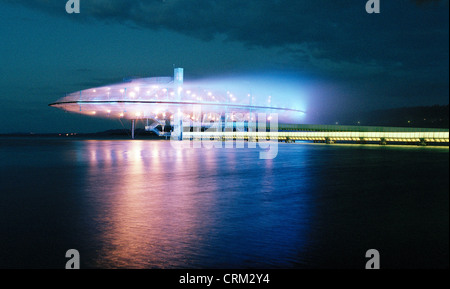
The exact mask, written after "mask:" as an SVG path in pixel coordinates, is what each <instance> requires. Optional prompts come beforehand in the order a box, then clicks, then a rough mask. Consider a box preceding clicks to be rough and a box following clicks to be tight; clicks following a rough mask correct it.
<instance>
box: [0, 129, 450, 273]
mask: <svg viewBox="0 0 450 289" xmlns="http://www.w3.org/2000/svg"><path fill="white" fill-rule="evenodd" d="M448 153H449V150H448V148H421V147H414V146H412V147H404V146H399V147H393V146H388V147H381V146H359V145H321V144H280V145H279V154H278V157H277V158H275V159H274V160H260V159H259V150H257V149H211V150H208V149H184V150H176V149H174V148H172V146H171V145H170V142H166V141H139V140H137V141H130V140H83V139H71V140H67V139H45V138H41V139H40V138H22V139H21V138H16V139H11V138H3V139H0V178H1V179H0V180H1V182H0V268H64V266H65V263H66V261H67V259H66V258H65V252H66V251H67V250H68V249H77V250H78V251H79V252H80V254H81V266H82V268H182V269H184V268H364V266H365V263H366V261H367V259H366V258H365V252H366V251H367V250H368V249H372V248H375V249H377V250H379V251H380V254H381V260H382V267H384V268H448V267H449V193H448V190H449V177H448V174H449V154H448Z"/></svg>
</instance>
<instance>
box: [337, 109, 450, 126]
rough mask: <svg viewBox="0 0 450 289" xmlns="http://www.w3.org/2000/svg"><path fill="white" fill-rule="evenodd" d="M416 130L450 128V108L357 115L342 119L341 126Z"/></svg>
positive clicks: (387, 111) (394, 110) (384, 111)
mask: <svg viewBox="0 0 450 289" xmlns="http://www.w3.org/2000/svg"><path fill="white" fill-rule="evenodd" d="M358 122H359V124H361V125H365V126H394V127H416V128H449V106H448V105H433V106H417V107H402V108H394V109H384V110H375V111H371V112H366V113H355V114H353V115H345V116H343V117H341V118H340V121H339V124H343V125H344V124H346V125H355V124H358Z"/></svg>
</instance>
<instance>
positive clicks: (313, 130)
mask: <svg viewBox="0 0 450 289" xmlns="http://www.w3.org/2000/svg"><path fill="white" fill-rule="evenodd" d="M230 130H231V129H230ZM202 138H203V139H206V138H214V139H244V140H248V139H250V140H259V139H272V140H278V141H285V142H295V141H314V142H324V143H335V142H357V143H380V144H389V143H416V144H421V145H426V144H427V143H449V130H448V129H447V130H446V129H421V128H395V127H363V126H325V125H322V126H321V125H281V126H280V127H279V131H278V132H248V131H224V132H214V131H212V132H183V139H202Z"/></svg>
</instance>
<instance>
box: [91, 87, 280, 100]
mask: <svg viewBox="0 0 450 289" xmlns="http://www.w3.org/2000/svg"><path fill="white" fill-rule="evenodd" d="M152 89H154V90H158V89H160V87H159V86H158V85H154V86H152ZM106 90H107V95H108V97H109V96H110V94H111V92H110V91H111V88H110V87H107V88H106ZM126 90H127V89H126V88H122V89H120V90H119V91H120V93H121V94H122V96H124V93H125V92H126ZM177 90H178V94H180V93H181V92H182V91H183V87H179V88H178V89H177ZM97 91H98V90H97V89H93V90H92V92H93V93H97ZM140 91H141V88H140V87H138V86H137V87H134V88H133V89H132V91H131V92H129V93H128V95H127V96H129V97H130V98H136V97H137V96H139V92H140ZM162 92H163V94H167V92H169V90H168V89H167V88H163V89H162ZM205 92H206V91H205ZM151 93H152V90H147V91H146V95H147V96H150V94H151ZM186 94H187V95H188V96H190V97H191V98H192V99H195V100H198V101H203V99H204V98H203V97H202V96H199V95H197V94H195V93H193V92H192V91H191V90H187V91H186ZM206 94H207V96H208V97H209V98H210V99H211V100H212V101H217V97H216V96H215V95H214V94H213V93H212V92H211V91H208V92H206ZM169 95H170V96H175V91H170V92H169ZM159 96H160V95H159V94H158V93H155V95H154V97H156V98H159ZM247 96H248V97H252V95H251V94H250V93H249V94H247ZM227 99H228V100H229V101H231V102H236V101H237V98H236V96H235V95H234V94H233V93H231V92H230V91H227ZM252 100H254V97H252ZM267 103H268V104H271V103H272V96H271V95H269V96H268V100H267Z"/></svg>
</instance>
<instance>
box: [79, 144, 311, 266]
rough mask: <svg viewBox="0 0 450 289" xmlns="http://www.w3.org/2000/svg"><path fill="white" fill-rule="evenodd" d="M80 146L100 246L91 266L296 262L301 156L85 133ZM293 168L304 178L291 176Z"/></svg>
mask: <svg viewBox="0 0 450 289" xmlns="http://www.w3.org/2000/svg"><path fill="white" fill-rule="evenodd" d="M77 153H78V154H77V156H78V157H77V158H78V160H80V159H83V160H84V161H86V162H87V166H88V167H87V169H86V172H87V175H86V176H85V177H83V178H82V179H84V183H83V185H82V187H81V188H80V189H81V190H82V192H84V193H86V203H87V204H86V216H88V217H87V218H89V219H88V220H87V222H88V223H90V224H92V225H91V226H92V229H91V231H90V234H91V235H92V236H91V237H92V238H93V239H94V240H95V242H96V243H97V246H98V247H97V252H96V256H95V258H94V259H95V261H92V262H91V263H90V266H92V267H101V268H232V267H238V268H246V267H252V268H256V267H260V268H265V267H270V268H273V267H275V268H276V267H283V268H285V267H291V266H294V265H295V264H296V262H299V260H298V258H299V257H298V256H299V254H300V252H301V250H302V248H303V246H304V243H305V242H306V241H307V237H306V236H307V234H306V231H307V230H308V221H309V220H310V216H309V208H308V207H309V206H308V202H309V200H308V198H307V197H306V192H307V185H306V184H308V183H309V182H310V180H309V179H308V176H307V175H306V174H305V171H303V170H301V166H302V162H299V161H298V159H297V160H296V162H293V161H292V160H291V161H289V159H283V158H282V156H281V157H279V158H278V159H279V160H278V162H277V159H276V160H260V159H259V152H258V151H257V150H225V149H222V150H220V149H210V150H208V149H185V150H176V149H173V148H172V147H171V146H170V143H168V142H157V141H88V142H83V143H80V146H79V147H77ZM300 156H301V153H300ZM283 167H284V168H283ZM286 168H287V169H288V170H289V169H290V170H291V171H290V172H289V174H292V173H294V174H297V177H298V178H300V179H301V178H304V180H305V182H301V181H299V182H296V183H292V182H291V183H290V184H287V183H286V182H285V181H286V179H285V173H286V171H285V169H286Z"/></svg>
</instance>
